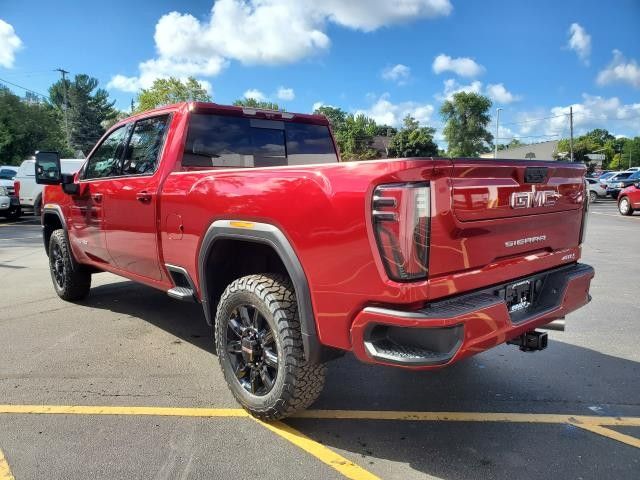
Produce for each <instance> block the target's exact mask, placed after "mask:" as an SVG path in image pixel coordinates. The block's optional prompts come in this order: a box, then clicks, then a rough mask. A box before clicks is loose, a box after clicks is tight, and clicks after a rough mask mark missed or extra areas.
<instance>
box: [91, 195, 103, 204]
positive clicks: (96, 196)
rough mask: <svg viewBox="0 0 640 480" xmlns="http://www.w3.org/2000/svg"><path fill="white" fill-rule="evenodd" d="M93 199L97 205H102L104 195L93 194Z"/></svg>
mask: <svg viewBox="0 0 640 480" xmlns="http://www.w3.org/2000/svg"><path fill="white" fill-rule="evenodd" d="M91 198H93V200H94V201H95V202H96V203H100V202H101V201H102V194H101V193H93V194H91Z"/></svg>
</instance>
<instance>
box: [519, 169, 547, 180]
mask: <svg viewBox="0 0 640 480" xmlns="http://www.w3.org/2000/svg"><path fill="white" fill-rule="evenodd" d="M547 174H548V169H547V167H527V168H525V170H524V183H544V182H545V181H546V180H547Z"/></svg>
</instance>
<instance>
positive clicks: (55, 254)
mask: <svg viewBox="0 0 640 480" xmlns="http://www.w3.org/2000/svg"><path fill="white" fill-rule="evenodd" d="M49 270H50V271H51V279H52V280H53V288H55V290H56V293H57V294H58V296H59V297H60V298H62V299H63V300H67V301H74V300H81V299H83V298H84V297H86V296H87V295H88V294H89V290H90V289H91V273H90V272H89V270H88V269H87V267H85V266H84V265H80V264H79V263H78V262H76V261H75V259H74V258H73V254H72V253H71V247H70V246H69V242H68V241H67V236H66V235H65V233H64V230H62V229H59V230H56V231H54V232H53V233H52V234H51V238H50V239H49Z"/></svg>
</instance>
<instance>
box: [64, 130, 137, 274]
mask: <svg viewBox="0 0 640 480" xmlns="http://www.w3.org/2000/svg"><path fill="white" fill-rule="evenodd" d="M127 133H128V126H126V125H125V126H122V127H120V128H117V129H116V130H114V131H112V132H111V133H110V134H109V135H108V136H107V137H105V138H104V140H103V141H102V142H101V143H100V145H98V147H96V148H95V149H94V150H93V152H92V153H91V156H90V157H89V159H88V160H87V163H86V166H85V167H84V168H83V169H82V171H81V172H80V174H79V183H80V192H79V194H78V195H74V196H73V197H72V200H71V207H70V209H69V221H70V235H69V237H70V240H71V242H72V243H73V244H74V245H75V247H76V248H77V249H78V250H79V251H80V252H82V254H84V256H86V257H88V258H89V259H90V260H92V261H94V262H98V263H107V264H109V263H112V262H111V258H110V257H109V253H108V251H107V245H106V237H105V228H106V225H105V216H104V206H105V202H106V200H107V198H108V197H109V196H110V195H111V193H112V191H113V184H112V182H113V178H114V177H116V176H118V175H119V174H120V161H121V157H122V153H123V149H124V142H125V140H126V137H127Z"/></svg>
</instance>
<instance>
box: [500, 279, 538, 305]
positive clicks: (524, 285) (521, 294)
mask: <svg viewBox="0 0 640 480" xmlns="http://www.w3.org/2000/svg"><path fill="white" fill-rule="evenodd" d="M504 300H505V302H506V304H507V309H508V310H509V313H518V312H522V311H525V310H527V309H528V308H529V307H530V306H531V305H532V304H533V282H532V281H531V280H521V281H519V282H516V283H512V284H511V285H507V287H506V288H505V292H504Z"/></svg>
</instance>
